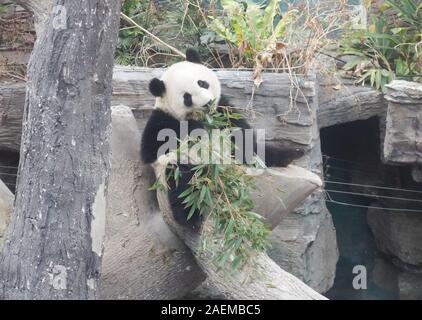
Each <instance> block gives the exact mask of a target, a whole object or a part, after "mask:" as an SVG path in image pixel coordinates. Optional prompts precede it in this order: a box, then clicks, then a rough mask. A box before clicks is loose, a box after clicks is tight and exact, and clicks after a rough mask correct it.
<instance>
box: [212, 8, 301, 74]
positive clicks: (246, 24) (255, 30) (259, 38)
mask: <svg viewBox="0 0 422 320" xmlns="http://www.w3.org/2000/svg"><path fill="white" fill-rule="evenodd" d="M280 2H281V0H270V1H269V2H268V4H267V5H262V4H255V3H251V2H249V1H235V0H222V1H221V6H222V8H223V10H224V12H225V15H226V16H225V17H223V18H215V17H214V18H213V19H212V23H211V25H210V28H211V29H212V30H213V31H214V32H216V33H217V35H219V36H220V37H222V38H223V39H224V40H226V41H227V43H228V44H229V45H232V46H234V49H235V50H232V51H231V53H232V57H233V58H234V59H233V60H234V61H233V66H234V67H236V66H239V65H241V66H247V67H252V66H256V64H257V63H265V61H264V57H263V56H262V55H263V54H264V52H265V51H271V52H274V50H276V49H281V48H283V47H284V45H283V43H281V42H278V41H279V40H280V39H283V38H285V35H286V34H285V33H286V27H287V25H289V24H291V23H292V21H293V20H294V19H295V18H296V17H297V11H296V10H289V11H288V12H287V13H286V14H285V15H283V16H281V14H280V11H279V6H280ZM259 60H261V61H259Z"/></svg>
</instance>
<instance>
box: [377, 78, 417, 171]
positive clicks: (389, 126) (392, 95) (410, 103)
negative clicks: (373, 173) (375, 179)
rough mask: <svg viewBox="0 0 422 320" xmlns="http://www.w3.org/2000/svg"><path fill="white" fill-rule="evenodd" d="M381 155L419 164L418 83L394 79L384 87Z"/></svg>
mask: <svg viewBox="0 0 422 320" xmlns="http://www.w3.org/2000/svg"><path fill="white" fill-rule="evenodd" d="M385 98H386V100H388V111H387V122H386V133H385V140H384V158H385V160H386V161H387V162H391V163H419V164H420V163H422V129H421V128H422V84H420V83H416V82H409V81H404V80H395V81H393V82H391V83H390V84H389V85H388V86H387V94H386V96H385Z"/></svg>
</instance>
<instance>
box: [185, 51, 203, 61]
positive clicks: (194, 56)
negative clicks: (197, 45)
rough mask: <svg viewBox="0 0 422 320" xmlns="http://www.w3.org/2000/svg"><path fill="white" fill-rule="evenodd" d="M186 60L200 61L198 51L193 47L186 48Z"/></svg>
mask: <svg viewBox="0 0 422 320" xmlns="http://www.w3.org/2000/svg"><path fill="white" fill-rule="evenodd" d="M186 61H189V62H193V63H202V61H201V56H200V55H199V53H198V51H196V50H195V49H193V48H188V49H187V50H186Z"/></svg>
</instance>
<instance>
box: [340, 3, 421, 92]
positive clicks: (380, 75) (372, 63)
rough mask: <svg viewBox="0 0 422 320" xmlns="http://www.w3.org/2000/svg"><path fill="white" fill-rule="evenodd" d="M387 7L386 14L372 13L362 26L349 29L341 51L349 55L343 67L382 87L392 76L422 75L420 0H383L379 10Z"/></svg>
mask: <svg viewBox="0 0 422 320" xmlns="http://www.w3.org/2000/svg"><path fill="white" fill-rule="evenodd" d="M387 10H389V11H390V12H392V13H391V15H390V16H389V17H388V18H387V16H386V15H384V14H382V15H372V17H371V19H372V24H371V25H369V27H368V28H367V29H366V30H352V31H350V32H348V33H346V34H345V36H344V38H343V40H342V52H343V54H345V55H350V56H352V57H351V59H350V61H349V62H348V63H347V64H346V65H345V66H344V67H343V68H344V69H345V70H346V71H351V72H352V74H353V75H355V76H357V77H358V79H357V82H358V83H363V84H365V83H369V84H370V85H371V86H374V87H376V88H377V89H380V90H382V91H385V85H386V84H387V83H389V82H390V81H391V80H393V79H395V78H399V79H400V78H405V79H410V80H414V81H420V80H421V79H422V77H421V73H422V2H421V1H416V0H387V1H386V4H385V6H384V7H383V8H381V12H382V13H385V12H386V11H387Z"/></svg>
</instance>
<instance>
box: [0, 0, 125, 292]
mask: <svg viewBox="0 0 422 320" xmlns="http://www.w3.org/2000/svg"><path fill="white" fill-rule="evenodd" d="M55 5H62V6H64V7H65V8H66V14H67V17H66V21H67V26H66V28H65V29H61V28H54V27H53V26H54V21H53V18H52V17H51V18H50V19H49V20H48V22H47V24H46V26H45V30H44V32H42V33H41V35H40V36H39V38H38V40H37V42H36V44H35V47H34V50H33V52H32V55H31V59H30V62H29V67H28V83H27V92H26V100H25V112H24V120H23V136H22V145H21V159H20V166H19V180H18V188H17V194H16V200H15V211H14V214H13V216H12V219H11V223H10V225H9V228H8V234H7V240H6V242H5V244H4V248H3V252H2V255H1V259H0V281H1V284H0V296H1V297H2V298H5V299H87V298H95V297H96V296H97V282H98V278H99V270H100V264H101V256H102V244H103V234H104V229H105V203H104V202H105V193H106V189H107V180H108V173H109V167H110V158H109V156H110V155H109V152H110V147H109V136H110V131H111V117H110V100H111V92H112V88H111V79H112V66H113V56H114V49H115V45H116V41H117V32H118V27H119V11H120V1H106V0H99V1H91V0H58V1H56V2H55Z"/></svg>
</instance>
